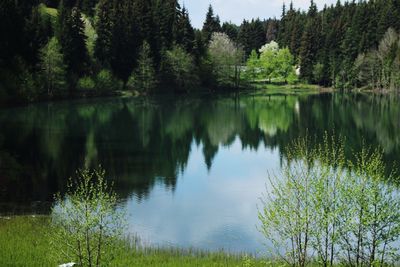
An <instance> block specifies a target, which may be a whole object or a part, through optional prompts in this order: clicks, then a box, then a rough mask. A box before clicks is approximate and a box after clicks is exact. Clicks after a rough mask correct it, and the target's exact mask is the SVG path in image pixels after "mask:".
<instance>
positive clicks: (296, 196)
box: [259, 136, 400, 266]
mask: <svg viewBox="0 0 400 267" xmlns="http://www.w3.org/2000/svg"><path fill="white" fill-rule="evenodd" d="M353 158H355V161H348V160H345V156H344V145H343V141H339V142H337V141H335V138H334V137H333V138H331V139H330V138H328V137H327V136H325V141H324V142H323V144H321V145H317V146H316V147H313V146H312V145H311V141H310V140H309V139H307V138H306V139H299V140H296V141H295V142H294V143H293V144H291V145H290V149H288V150H287V159H286V160H285V162H284V163H283V167H282V171H281V173H279V174H275V175H270V177H269V186H267V193H266V195H265V196H264V197H263V202H262V204H263V206H262V209H261V210H260V212H259V219H260V221H261V227H260V231H261V233H262V234H264V236H265V237H266V238H267V239H268V240H269V241H270V242H271V244H272V247H271V248H272V249H274V251H272V253H273V254H275V255H279V256H280V257H281V258H282V259H283V260H284V261H286V262H287V263H288V264H290V265H292V266H306V265H307V264H309V263H310V262H315V261H316V262H318V263H319V264H320V265H322V266H328V265H329V266H332V265H336V264H344V265H346V266H388V265H390V264H393V263H394V262H396V261H398V259H399V256H400V254H399V251H398V247H396V244H395V242H396V240H398V238H400V195H399V191H398V189H397V187H396V186H395V185H394V181H395V176H394V175H393V174H392V173H389V174H388V173H387V170H385V164H384V161H383V153H382V151H380V150H371V149H368V148H365V147H364V148H363V149H362V150H361V151H360V152H359V153H355V154H354V155H353Z"/></svg>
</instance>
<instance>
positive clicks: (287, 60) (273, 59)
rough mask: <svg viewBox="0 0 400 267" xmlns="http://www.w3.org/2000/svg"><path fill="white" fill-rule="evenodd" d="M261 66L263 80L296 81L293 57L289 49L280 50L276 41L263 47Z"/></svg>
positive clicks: (261, 50)
mask: <svg viewBox="0 0 400 267" xmlns="http://www.w3.org/2000/svg"><path fill="white" fill-rule="evenodd" d="M260 66H261V73H262V78H263V79H267V80H269V81H271V80H272V79H280V80H283V81H285V82H288V80H289V78H290V81H291V82H294V80H296V78H295V76H296V74H295V70H294V57H293V55H292V54H291V53H290V51H289V49H288V48H283V49H279V46H278V44H277V43H275V42H274V41H272V42H271V43H268V44H266V45H264V46H263V47H261V49H260Z"/></svg>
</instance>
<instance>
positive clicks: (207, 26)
mask: <svg viewBox="0 0 400 267" xmlns="http://www.w3.org/2000/svg"><path fill="white" fill-rule="evenodd" d="M220 31H221V25H220V21H219V17H218V16H215V15H214V10H213V7H212V6H211V5H210V6H209V7H208V12H207V15H206V20H205V22H204V25H203V30H202V33H203V38H204V40H205V42H206V43H209V42H210V40H211V36H212V34H213V33H214V32H220Z"/></svg>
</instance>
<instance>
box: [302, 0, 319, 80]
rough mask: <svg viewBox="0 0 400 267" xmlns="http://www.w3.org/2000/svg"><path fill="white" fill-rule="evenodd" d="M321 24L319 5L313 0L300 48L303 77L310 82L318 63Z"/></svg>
mask: <svg viewBox="0 0 400 267" xmlns="http://www.w3.org/2000/svg"><path fill="white" fill-rule="evenodd" d="M320 26H321V25H320V20H319V16H318V13H317V6H316V5H315V3H314V1H313V0H311V4H310V8H309V10H308V14H307V22H306V26H305V29H304V33H303V36H302V40H301V48H300V71H301V77H302V78H303V79H305V80H307V81H309V82H312V81H313V69H314V65H315V64H316V63H317V53H318V49H319V45H320V36H319V34H320Z"/></svg>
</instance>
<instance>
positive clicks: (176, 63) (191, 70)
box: [165, 46, 198, 90]
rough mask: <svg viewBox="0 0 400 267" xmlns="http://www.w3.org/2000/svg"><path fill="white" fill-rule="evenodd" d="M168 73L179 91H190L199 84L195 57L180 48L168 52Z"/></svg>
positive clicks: (175, 47) (176, 47)
mask: <svg viewBox="0 0 400 267" xmlns="http://www.w3.org/2000/svg"><path fill="white" fill-rule="evenodd" d="M165 64H166V66H165V68H166V71H167V73H168V74H169V76H170V79H171V80H172V82H173V83H174V85H176V86H178V88H179V89H184V90H190V89H193V88H194V87H195V86H197V84H198V77H197V75H196V71H195V66H194V61H193V57H192V56H191V55H190V54H189V53H187V52H186V51H185V50H184V49H183V48H181V47H180V46H174V47H173V49H172V50H169V51H167V52H166V62H165Z"/></svg>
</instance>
